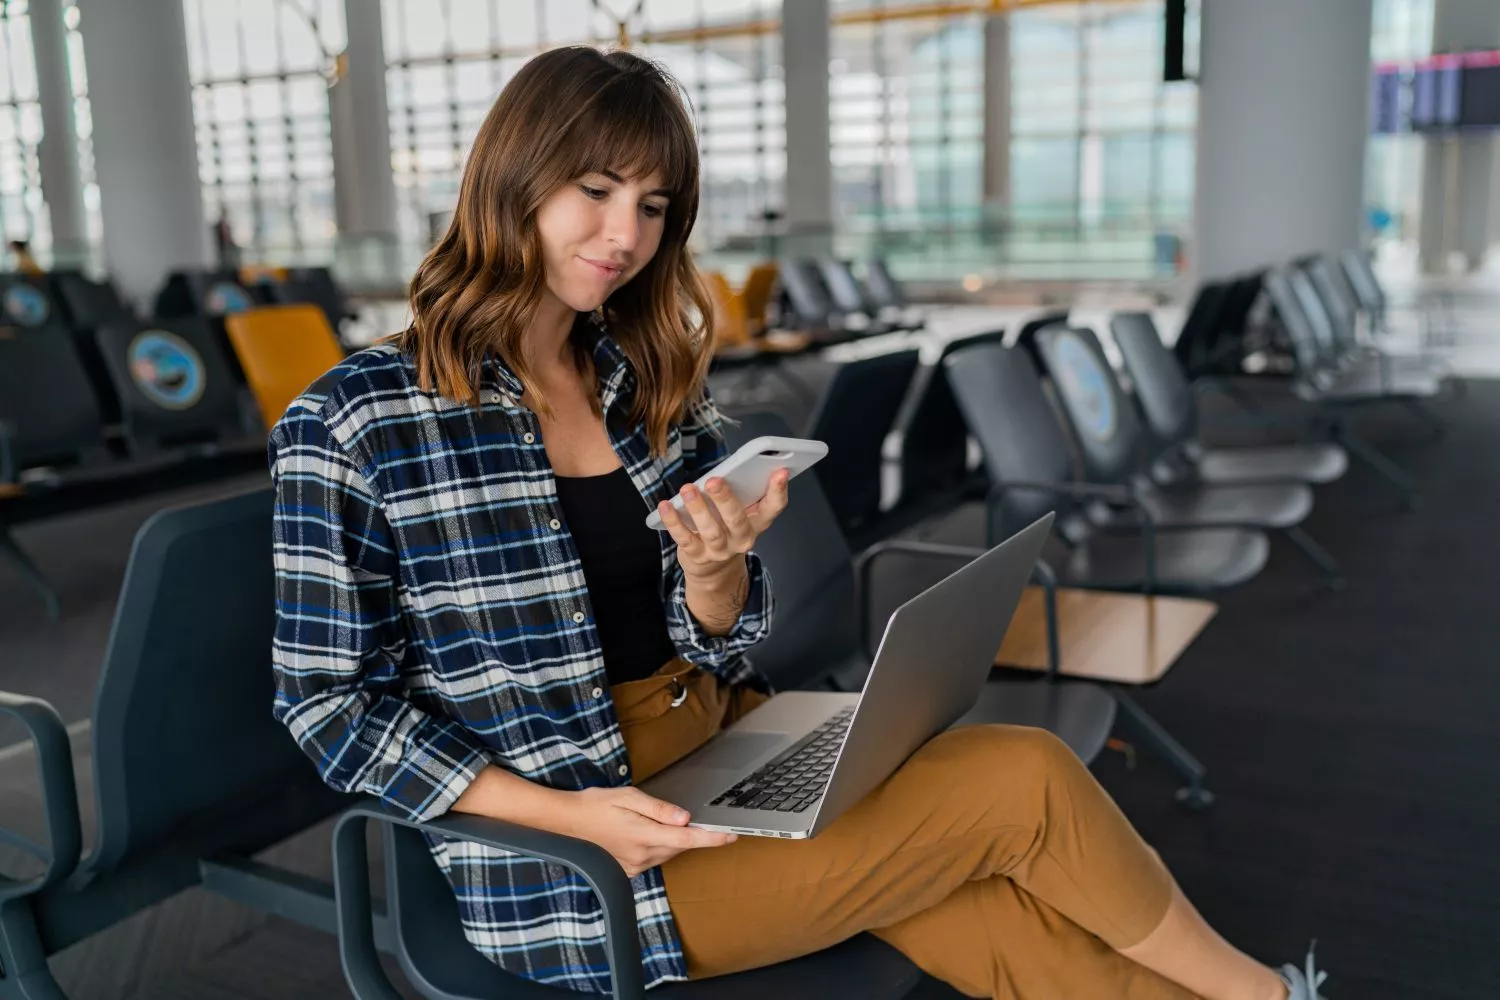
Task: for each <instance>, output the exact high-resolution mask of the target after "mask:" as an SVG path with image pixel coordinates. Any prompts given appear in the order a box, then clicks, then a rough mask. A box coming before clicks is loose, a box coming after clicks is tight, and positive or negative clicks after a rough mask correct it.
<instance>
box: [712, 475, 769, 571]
mask: <svg viewBox="0 0 1500 1000" xmlns="http://www.w3.org/2000/svg"><path fill="white" fill-rule="evenodd" d="M704 487H705V488H706V489H707V490H708V495H709V497H711V498H712V499H713V502H714V507H715V509H716V510H717V511H718V514H719V519H720V521H722V522H723V524H724V529H725V533H726V535H727V537H726V539H725V543H726V546H727V547H728V548H729V550H730V551H732V552H734V553H737V554H739V555H743V554H745V553H746V552H749V551H750V549H751V547H752V546H754V544H755V536H756V534H757V532H756V530H755V528H754V527H753V526H752V525H751V523H750V517H749V515H748V514H747V513H746V512H745V505H744V504H742V503H740V500H739V497H737V496H735V495H734V491H733V490H731V489H730V488H729V484H728V483H726V482H724V480H722V479H719V478H714V479H710V480H709V481H708V482H707V483H705V484H704Z"/></svg>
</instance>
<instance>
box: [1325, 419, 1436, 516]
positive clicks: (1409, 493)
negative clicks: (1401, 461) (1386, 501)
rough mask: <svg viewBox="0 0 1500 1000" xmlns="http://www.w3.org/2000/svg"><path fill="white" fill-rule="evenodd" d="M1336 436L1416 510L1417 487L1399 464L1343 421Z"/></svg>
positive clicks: (1335, 427) (1336, 425)
mask: <svg viewBox="0 0 1500 1000" xmlns="http://www.w3.org/2000/svg"><path fill="white" fill-rule="evenodd" d="M1334 436H1335V437H1336V438H1337V439H1338V443H1339V444H1341V445H1343V447H1344V450H1345V451H1347V452H1348V453H1349V454H1351V455H1353V456H1354V457H1355V458H1357V459H1359V460H1360V461H1362V462H1364V463H1365V464H1366V465H1368V466H1369V467H1370V468H1371V469H1373V470H1374V471H1375V473H1376V474H1377V475H1379V476H1380V477H1381V478H1382V479H1384V480H1385V481H1386V482H1388V483H1390V484H1391V485H1392V486H1394V487H1395V488H1396V491H1397V492H1398V493H1400V494H1401V506H1403V507H1404V508H1406V509H1407V510H1415V509H1416V506H1417V488H1416V484H1415V483H1413V482H1412V480H1411V477H1410V476H1408V475H1407V474H1406V472H1405V470H1403V469H1402V468H1401V467H1400V466H1399V465H1397V464H1396V463H1395V462H1392V461H1391V460H1390V459H1389V458H1386V457H1385V456H1384V455H1382V454H1381V453H1380V452H1379V451H1377V450H1376V449H1375V448H1374V447H1373V446H1372V445H1371V444H1370V443H1369V442H1367V441H1366V440H1364V438H1361V437H1360V436H1359V435H1357V434H1355V433H1353V432H1352V431H1350V430H1349V429H1348V428H1347V427H1345V426H1344V425H1343V424H1342V423H1336V424H1335V425H1334Z"/></svg>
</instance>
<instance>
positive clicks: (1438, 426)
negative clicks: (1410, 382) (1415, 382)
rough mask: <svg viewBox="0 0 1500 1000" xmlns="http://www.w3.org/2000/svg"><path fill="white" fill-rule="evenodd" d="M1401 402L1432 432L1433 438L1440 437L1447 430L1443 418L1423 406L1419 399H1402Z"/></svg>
mask: <svg viewBox="0 0 1500 1000" xmlns="http://www.w3.org/2000/svg"><path fill="white" fill-rule="evenodd" d="M1401 403H1402V405H1403V406H1405V407H1406V409H1407V411H1408V412H1410V413H1411V415H1412V416H1414V417H1416V418H1417V419H1418V420H1420V421H1421V422H1422V423H1424V424H1426V425H1427V427H1428V429H1429V430H1430V431H1431V432H1432V437H1433V439H1434V440H1436V439H1438V438H1440V437H1442V436H1443V435H1444V434H1446V433H1447V432H1448V425H1447V423H1446V422H1444V420H1443V418H1442V417H1440V416H1438V415H1437V414H1436V413H1433V412H1432V411H1431V410H1429V409H1428V408H1427V407H1426V406H1423V405H1422V401H1421V400H1419V399H1403V400H1402V401H1401Z"/></svg>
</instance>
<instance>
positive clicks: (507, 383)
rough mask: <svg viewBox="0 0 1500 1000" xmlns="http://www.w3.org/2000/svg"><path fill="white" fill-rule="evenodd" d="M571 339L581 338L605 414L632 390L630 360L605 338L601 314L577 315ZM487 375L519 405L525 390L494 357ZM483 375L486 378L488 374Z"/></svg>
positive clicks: (606, 328)
mask: <svg viewBox="0 0 1500 1000" xmlns="http://www.w3.org/2000/svg"><path fill="white" fill-rule="evenodd" d="M573 334H574V336H579V337H582V338H583V343H584V345H585V346H586V347H587V348H588V350H589V353H590V355H591V356H592V357H593V360H594V373H595V375H596V377H597V380H598V385H597V388H598V390H599V400H600V403H601V404H602V405H603V407H604V409H605V410H608V409H609V408H610V407H612V406H613V405H614V404H615V403H616V402H617V401H618V400H619V399H620V398H621V397H622V396H624V395H626V394H627V393H629V392H630V391H631V390H633V389H634V388H635V385H636V379H635V371H634V369H633V368H632V367H631V364H630V359H629V358H628V357H626V356H625V352H624V351H623V350H622V349H621V348H620V345H619V344H618V343H616V342H615V339H614V338H613V337H611V336H610V335H609V329H608V327H607V326H606V325H605V322H604V316H603V314H602V312H600V311H595V312H592V313H579V314H578V318H577V319H576V320H575V321H574V324H573ZM489 360H490V362H491V363H490V365H488V366H487V367H488V368H489V370H490V371H489V373H493V375H494V377H495V381H496V382H497V384H498V386H499V389H500V391H501V392H503V393H505V395H507V396H509V397H510V398H511V399H512V400H514V401H515V402H516V404H517V405H519V404H520V399H521V396H522V395H524V394H525V392H526V388H525V386H523V385H522V384H521V380H520V379H519V378H517V377H516V373H515V372H513V371H511V369H510V366H509V365H507V364H506V363H505V362H504V361H503V360H502V359H501V358H500V357H499V355H496V354H491V355H490V356H489ZM489 373H487V374H489Z"/></svg>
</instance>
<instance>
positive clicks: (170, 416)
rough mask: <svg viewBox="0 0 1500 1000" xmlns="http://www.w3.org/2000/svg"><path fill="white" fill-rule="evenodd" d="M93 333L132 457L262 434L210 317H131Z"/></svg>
mask: <svg viewBox="0 0 1500 1000" xmlns="http://www.w3.org/2000/svg"><path fill="white" fill-rule="evenodd" d="M96 336H97V339H98V342H99V349H100V352H101V353H102V354H103V356H104V363H105V367H106V368H107V369H108V371H109V375H110V379H111V381H112V382H113V383H114V386H115V390H116V391H117V392H118V393H119V397H120V408H121V429H122V433H123V436H124V439H125V443H126V446H127V448H128V449H129V451H130V453H131V454H132V455H134V456H137V457H140V456H147V455H153V454H158V453H161V452H163V451H172V450H177V449H183V448H192V449H203V448H207V449H208V450H213V449H214V448H215V447H217V446H222V445H232V444H236V443H240V442H243V441H244V440H245V439H246V438H248V437H251V436H253V435H254V434H255V433H256V432H257V428H256V427H255V419H254V417H253V414H251V413H250V412H248V411H249V410H250V409H251V407H250V406H249V405H248V404H246V403H242V401H241V400H242V388H241V386H240V384H239V381H238V379H236V377H235V375H234V367H231V364H230V361H229V360H228V359H227V358H226V357H225V356H224V354H223V352H222V349H221V346H220V345H221V340H220V339H219V337H218V336H217V335H216V334H215V332H214V331H213V330H212V329H211V328H210V326H209V321H208V320H206V319H204V318H201V317H196V316H178V317H174V318H171V319H162V320H156V321H153V322H151V323H141V322H136V321H134V320H127V321H124V322H117V323H107V324H105V325H104V326H103V327H101V328H100V329H99V331H98V333H97V334H96Z"/></svg>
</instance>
